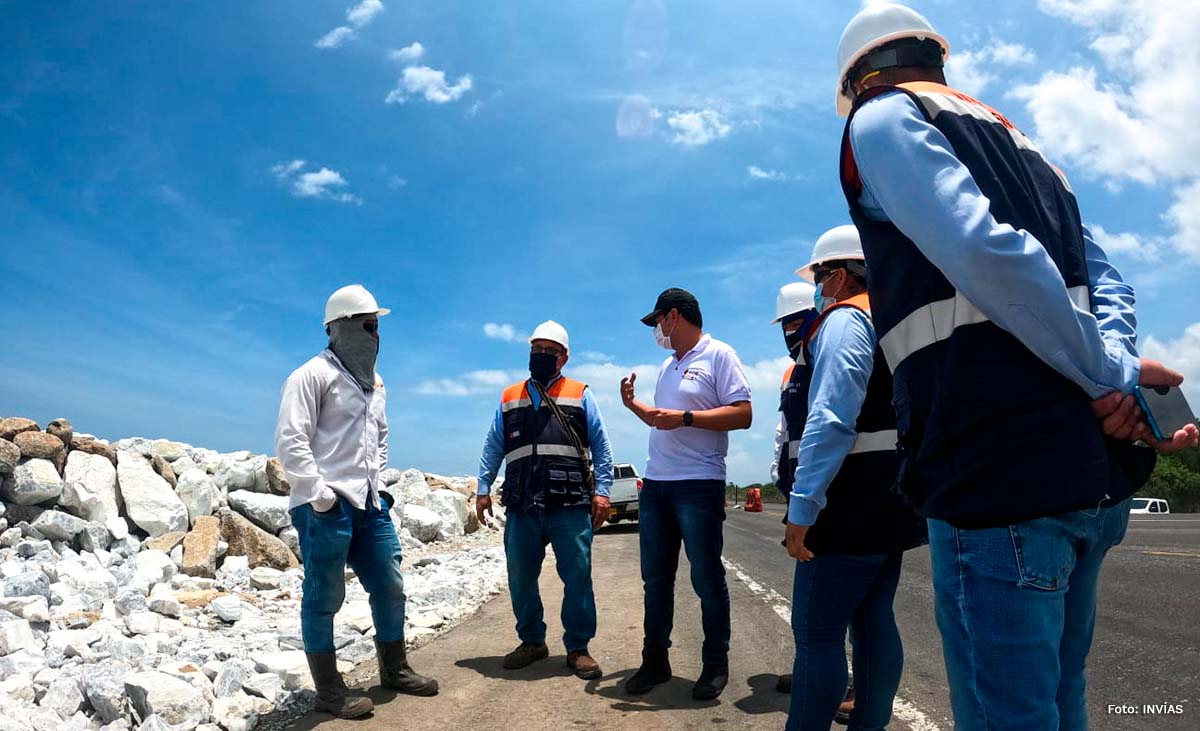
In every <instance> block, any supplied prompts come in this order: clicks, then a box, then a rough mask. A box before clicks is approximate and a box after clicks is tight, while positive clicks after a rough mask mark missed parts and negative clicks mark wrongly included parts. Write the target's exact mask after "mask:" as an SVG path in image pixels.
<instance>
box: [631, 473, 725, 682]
mask: <svg viewBox="0 0 1200 731" xmlns="http://www.w3.org/2000/svg"><path fill="white" fill-rule="evenodd" d="M638 522H639V523H640V525H639V526H638V542H639V544H640V546H641V552H642V583H643V585H644V586H645V620H644V624H643V631H644V632H645V640H644V644H643V646H644V647H645V649H647V650H666V649H668V648H669V647H670V646H671V629H672V626H673V624H674V617H675V573H676V572H677V571H678V569H679V544H680V543H682V544H683V549H684V550H685V551H687V557H688V561H689V562H690V563H691V565H692V589H694V590H695V592H696V596H698V597H700V617H701V624H702V626H703V627H704V645H703V648H702V650H701V659H702V660H703V662H704V664H705V665H728V664H729V585H728V584H726V583H725V566H724V565H723V564H722V563H721V549H722V547H723V545H724V542H725V537H724V534H723V533H722V530H723V528H724V526H723V525H722V524H723V523H724V522H725V482H724V481H722V480H670V481H665V480H646V481H645V482H644V483H643V487H642V492H641V495H640V496H639V497H638Z"/></svg>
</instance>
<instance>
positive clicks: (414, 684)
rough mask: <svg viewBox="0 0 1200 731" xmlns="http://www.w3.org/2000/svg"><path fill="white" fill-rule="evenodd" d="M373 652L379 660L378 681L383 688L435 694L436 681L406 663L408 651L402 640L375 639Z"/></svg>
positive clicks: (414, 693)
mask: <svg viewBox="0 0 1200 731" xmlns="http://www.w3.org/2000/svg"><path fill="white" fill-rule="evenodd" d="M375 654H376V657H377V658H378V660H379V682H380V684H381V685H383V686H384V687H385V688H391V689H392V690H395V691H399V692H400V693H408V694H409V695H421V696H430V695H437V692H438V682H437V681H436V680H434V679H433V678H427V677H425V676H424V675H421V674H420V673H418V672H417V671H416V670H413V669H412V668H411V667H410V666H409V664H408V651H407V650H405V649H404V640H399V641H396V642H380V641H379V640H376V641H375Z"/></svg>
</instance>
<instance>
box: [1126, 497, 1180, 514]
mask: <svg viewBox="0 0 1200 731" xmlns="http://www.w3.org/2000/svg"><path fill="white" fill-rule="evenodd" d="M1129 512H1130V513H1148V514H1150V515H1164V514H1166V513H1169V512H1171V506H1170V505H1168V504H1167V501H1166V500H1163V499H1162V498H1160V497H1135V498H1134V499H1133V507H1131V508H1130V509H1129Z"/></svg>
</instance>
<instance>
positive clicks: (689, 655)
mask: <svg viewBox="0 0 1200 731" xmlns="http://www.w3.org/2000/svg"><path fill="white" fill-rule="evenodd" d="M781 515H782V509H781V508H780V507H778V506H767V510H766V511H765V512H763V513H744V512H742V511H740V510H731V511H729V519H728V521H727V522H726V529H725V552H724V554H725V561H726V565H727V567H728V569H729V585H730V595H731V600H732V603H733V617H734V621H733V638H732V649H731V657H730V663H731V679H730V684H729V687H728V688H727V689H726V691H725V693H724V694H723V695H722V696H721V698H720V699H718V700H717V701H713V702H697V701H694V700H692V698H691V695H690V689H691V684H692V681H693V680H694V679H695V677H696V676H697V675H698V674H699V671H700V662H699V646H700V640H701V635H700V628H699V607H698V604H697V601H696V599H695V596H694V595H693V594H692V593H691V587H690V585H689V584H688V579H687V576H688V573H687V571H688V569H687V562H686V558H682V557H681V560H680V570H679V575H678V580H677V584H676V587H677V596H676V609H675V632H674V636H673V638H674V641H675V647H674V648H673V649H672V654H671V661H672V665H673V667H674V671H675V677H674V678H673V679H672V680H671V681H669V682H668V683H666V684H664V685H663V686H660V687H659V688H657V689H655V690H654V691H652V692H651V693H649V694H648V695H645V696H640V697H633V696H627V695H625V694H624V692H623V691H622V688H621V684H622V683H623V681H624V680H625V679H626V678H628V677H629V676H630V675H631V674H632V673H633V671H634V670H635V669H636V667H637V665H638V663H639V660H640V658H639V652H640V648H641V636H642V635H641V621H642V605H641V602H642V591H641V580H640V575H639V570H638V548H637V539H638V536H637V532H636V531H637V528H636V525H627V524H622V525H619V526H610V527H606V528H604V529H602V530H601V531H600V532H599V533H598V534H597V536H596V540H595V544H594V552H593V565H594V568H593V581H594V583H595V587H596V599H597V605H598V608H599V633H598V635H597V637H596V639H595V640H594V641H593V642H592V645H591V650H592V653H593V655H594V656H595V657H596V659H597V660H598V661H599V662H600V664H601V666H602V668H603V670H604V673H605V675H604V677H602V678H601V679H600V680H594V681H583V680H580V679H578V678H575V677H574V676H573V675H571V673H570V672H569V670H568V669H567V667H566V664H565V654H564V650H563V648H562V645H561V641H560V640H559V639H558V638H559V637H560V635H561V625H560V624H559V622H558V618H557V617H558V611H559V598H560V597H561V592H562V585H561V583H559V581H558V578H557V576H556V574H555V572H554V567H553V557H552V556H551V557H549V558H547V561H546V564H545V566H544V568H543V572H542V596H543V601H544V602H545V605H546V618H547V619H546V621H547V624H548V625H549V639H548V643H549V645H550V652H551V655H550V658H549V659H547V660H544V661H541V662H539V663H535V664H534V665H532V666H530V667H528V668H525V669H523V670H518V671H509V670H504V669H502V668H501V666H500V663H501V659H502V657H503V655H504V653H506V652H508V651H509V650H511V649H512V648H513V647H515V646H516V644H517V639H516V637H515V635H514V631H513V617H512V608H511V605H510V603H509V601H508V596H507V593H503V594H501V595H500V596H498V597H496V598H495V599H493V600H492V601H491V602H489V603H487V604H485V605H484V606H483V607H482V608H481V609H480V610H479V612H478V613H477V614H476V615H475V616H473V617H471V618H470V619H468V620H466V621H465V622H463V623H462V624H460V625H459V626H457V627H455V628H454V629H452V630H450V631H449V632H448V633H447V634H446V635H444V636H442V637H440V638H438V639H436V640H434V641H432V642H430V643H429V644H427V645H425V646H424V647H421V648H420V649H418V650H415V651H413V652H412V653H411V656H410V657H411V660H412V663H413V666H414V667H416V668H417V669H418V670H419V671H421V672H423V673H426V674H429V675H432V676H434V677H436V678H438V679H439V681H440V682H441V686H442V692H441V693H440V694H439V695H438V696H437V697H435V698H411V697H407V696H396V695H395V694H394V693H391V692H386V691H383V690H381V689H379V688H378V687H374V688H372V687H371V686H372V685H373V684H374V682H375V681H374V680H373V679H372V678H371V677H369V676H367V677H360V676H358V675H357V674H356V676H355V678H356V679H358V680H360V681H362V682H361V685H362V686H363V687H364V688H369V689H370V695H371V697H372V698H373V700H374V701H375V703H376V712H375V714H374V715H373V716H370V717H368V718H367V719H363V720H360V721H339V720H334V719H332V718H330V717H329V716H324V715H316V716H309V717H307V718H304V719H301V720H299V721H292V722H291V723H289V724H288V726H287V727H288V728H289V729H294V730H296V731H310V730H311V729H315V728H317V727H324V728H327V729H328V731H340V730H341V729H350V728H352V727H354V726H356V725H357V724H363V726H361V727H360V728H366V727H376V726H378V727H381V728H396V729H399V728H420V729H460V728H461V729H504V730H506V731H507V730H508V729H512V730H513V731H518V730H519V731H525V730H526V729H529V730H531V731H537V730H540V729H547V730H549V729H555V730H557V729H563V728H579V729H592V728H604V729H606V731H607V730H609V729H612V730H614V731H620V730H623V729H630V730H631V731H632V730H634V729H636V730H637V731H659V730H661V731H676V730H682V729H714V728H728V729H752V730H757V729H780V728H782V727H783V723H784V720H785V718H786V708H787V699H786V697H784V696H782V695H780V694H778V693H776V692H775V691H774V687H773V686H774V682H775V677H776V675H777V674H778V673H781V672H786V671H787V670H788V669H789V668H790V664H791V660H792V653H793V644H792V639H791V632H790V627H789V625H788V622H787V620H786V618H787V616H788V611H789V605H790V594H791V583H792V573H791V572H792V569H793V563H792V561H791V559H790V558H788V557H787V554H786V553H785V552H784V550H783V548H782V547H781V546H780V545H779V540H780V538H781V532H782V526H781V525H780V523H779V519H780V516H781ZM1198 608H1200V516H1195V517H1193V516H1161V517H1160V516H1154V517H1150V516H1139V517H1135V518H1134V519H1133V522H1132V523H1131V524H1130V529H1129V533H1128V536H1127V538H1126V540H1125V542H1124V543H1123V544H1122V545H1121V546H1120V547H1118V548H1117V549H1114V551H1113V552H1112V553H1111V554H1110V556H1109V559H1108V561H1107V562H1106V564H1105V568H1104V572H1103V574H1102V577H1101V587H1100V601H1099V606H1098V620H1097V630H1096V641H1095V644H1094V648H1093V653H1092V660H1091V664H1090V668H1089V705H1090V708H1091V727H1092V728H1094V729H1100V730H1101V731H1107V730H1108V729H1117V730H1121V729H1147V728H1154V729H1167V730H1173V729H1180V730H1183V729H1188V730H1189V731H1190V730H1194V729H1196V728H1200V707H1198V706H1200V699H1198V697H1200V652H1198V648H1200V622H1197V618H1196V613H1197V609H1198ZM896 613H897V621H898V623H899V625H900V629H901V633H902V635H903V638H904V643H905V657H906V664H905V673H904V678H903V681H902V683H901V688H900V695H899V697H898V699H897V703H896V707H895V712H896V718H895V720H894V721H893V723H892V724H891V726H889V728H890V729H892V730H893V731H938V730H939V729H949V728H952V727H953V722H952V720H951V718H950V705H949V694H948V691H947V689H946V681H945V673H944V670H943V668H942V659H941V649H940V644H939V640H938V634H937V629H936V627H935V625H934V619H933V593H932V589H931V582H930V570H929V555H928V552H927V551H926V550H924V549H922V550H917V551H911V552H910V553H909V554H908V556H907V557H906V562H905V571H904V574H903V576H902V579H901V584H900V589H899V592H898V594H897V598H896ZM352 680H353V679H352ZM1150 704H1167V705H1170V706H1174V705H1176V704H1178V705H1179V706H1181V707H1182V713H1181V714H1178V715H1176V714H1162V713H1154V712H1153V711H1152V710H1151V709H1148V708H1146V706H1147V705H1150ZM1110 705H1112V706H1120V707H1122V708H1121V709H1120V710H1122V711H1132V712H1123V713H1117V712H1115V711H1114V710H1110V709H1109V706H1110ZM833 728H835V729H837V728H841V727H839V726H834V727H833Z"/></svg>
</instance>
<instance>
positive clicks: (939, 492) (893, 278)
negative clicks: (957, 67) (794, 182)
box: [837, 3, 1200, 731]
mask: <svg viewBox="0 0 1200 731" xmlns="http://www.w3.org/2000/svg"><path fill="white" fill-rule="evenodd" d="M948 54H949V46H948V44H947V42H946V41H945V39H944V38H942V37H941V36H940V35H938V33H937V32H936V31H934V29H933V27H932V26H931V25H930V24H929V22H928V21H927V20H926V19H925V18H924V17H922V16H921V15H920V14H918V13H917V12H915V11H913V10H912V9H910V8H907V7H905V6H903V5H898V4H894V3H884V4H875V5H871V6H870V7H868V8H866V9H865V10H863V11H862V12H860V13H859V14H858V15H857V16H855V17H854V19H852V20H851V21H850V23H849V24H848V25H847V26H846V29H845V31H844V32H843V34H842V38H841V41H840V43H839V48H838V65H839V67H840V69H841V73H840V78H839V83H838V87H837V107H838V111H839V113H840V114H842V115H843V116H848V119H847V121H846V127H845V131H844V134H843V137H842V154H841V166H840V167H841V181H842V187H843V190H844V192H845V195H846V200H847V202H848V203H849V205H850V213H851V218H852V220H853V221H854V223H855V225H856V226H857V228H858V230H859V233H860V236H861V239H862V246H863V251H864V253H865V255H866V261H867V266H868V269H869V271H870V272H871V275H872V276H871V277H869V278H868V291H869V294H870V298H871V305H872V320H873V321H874V325H875V330H876V332H877V334H878V337H879V345H880V347H881V349H882V351H883V353H884V356H885V358H886V360H887V365H888V367H889V368H890V369H891V372H892V376H893V381H894V391H893V401H894V404H895V408H896V419H897V429H898V432H899V459H900V467H899V482H898V484H899V487H900V489H901V490H902V491H903V492H904V494H905V495H906V496H908V498H909V499H910V500H911V501H912V502H913V503H914V504H915V506H916V507H917V509H918V511H919V512H920V514H921V515H923V516H925V517H927V518H928V519H929V534H930V536H929V538H930V553H931V556H932V564H933V579H934V589H935V609H936V616H937V622H938V628H939V630H940V631H941V635H942V645H943V654H944V656H945V661H946V670H947V676H948V679H949V683H950V696H951V704H952V707H953V710H954V717H955V727H956V728H959V729H964V730H965V731H973V730H974V729H985V728H986V729H1083V728H1085V727H1086V725H1087V717H1086V709H1085V703H1084V664H1085V660H1086V658H1087V654H1088V650H1089V648H1090V646H1091V641H1092V631H1093V626H1094V620H1095V605H1096V591H1097V579H1098V576H1099V573H1100V566H1101V563H1102V561H1103V559H1104V556H1105V554H1106V553H1107V551H1108V550H1109V549H1110V548H1112V547H1113V546H1114V545H1116V544H1118V543H1119V542H1120V541H1121V540H1122V538H1123V537H1124V535H1125V529H1126V525H1127V521H1128V513H1129V499H1130V496H1131V495H1132V494H1133V493H1134V492H1135V491H1136V490H1137V489H1138V488H1139V487H1140V486H1141V485H1142V484H1143V483H1144V482H1145V481H1146V479H1147V477H1148V476H1149V474H1150V471H1151V470H1152V469H1153V466H1154V461H1155V453H1154V450H1153V449H1150V448H1148V447H1146V446H1145V445H1137V444H1135V443H1134V441H1135V440H1141V441H1143V442H1145V443H1147V444H1150V445H1152V446H1153V447H1155V448H1156V449H1158V450H1160V451H1167V450H1175V449H1183V448H1187V447H1190V446H1194V445H1195V444H1196V442H1197V439H1198V437H1200V434H1198V432H1197V431H1196V430H1195V428H1194V427H1192V428H1185V429H1183V430H1180V431H1179V432H1177V433H1176V434H1174V435H1172V436H1171V437H1170V438H1169V439H1167V440H1165V441H1163V442H1157V441H1155V440H1154V438H1153V436H1152V435H1151V434H1150V433H1149V430H1148V429H1147V428H1146V426H1145V422H1144V416H1143V415H1142V414H1141V412H1140V410H1139V409H1138V408H1137V406H1136V402H1135V400H1134V399H1133V398H1132V396H1131V395H1130V394H1132V392H1133V390H1134V387H1135V386H1137V385H1139V384H1141V385H1143V386H1147V385H1150V386H1156V385H1168V386H1177V385H1179V384H1180V383H1181V382H1182V380H1183V377H1182V376H1181V375H1180V374H1179V373H1177V372H1175V371H1172V370H1170V369H1168V368H1166V367H1165V366H1163V365H1162V364H1161V363H1158V362H1157V361H1153V360H1150V359H1147V358H1139V357H1138V352H1137V342H1136V318H1135V316H1134V311H1133V302H1134V296H1133V289H1132V287H1130V286H1129V285H1127V284H1125V282H1124V281H1123V280H1122V279H1121V277H1120V274H1119V273H1118V272H1117V271H1116V269H1114V268H1113V267H1112V265H1110V264H1109V263H1108V261H1107V258H1106V256H1105V254H1104V252H1103V251H1102V250H1101V248H1100V247H1099V246H1097V245H1096V243H1095V241H1094V240H1093V238H1092V236H1091V234H1090V232H1089V231H1088V229H1087V228H1086V227H1084V225H1083V224H1082V221H1081V217H1080V212H1079V207H1078V204H1077V202H1076V200H1075V196H1074V194H1073V193H1072V191H1071V187H1070V185H1069V183H1068V182H1067V180H1066V178H1065V176H1064V175H1063V173H1062V171H1061V170H1059V169H1058V168H1056V167H1055V166H1053V165H1052V164H1051V163H1050V162H1049V161H1047V159H1046V158H1045V157H1044V156H1043V154H1042V153H1041V152H1040V151H1039V149H1038V147H1037V146H1036V145H1035V144H1034V143H1033V142H1032V141H1031V140H1030V139H1029V138H1028V137H1026V136H1025V135H1024V134H1022V133H1021V132H1020V130H1018V129H1017V128H1016V127H1015V126H1014V125H1013V124H1012V122H1011V121H1009V119H1008V118H1007V117H1005V116H1004V115H1003V114H1001V113H1000V112H998V111H996V110H994V109H992V108H991V107H989V106H987V105H985V104H983V103H982V102H980V101H978V100H976V99H974V98H972V97H971V96H969V95H967V94H963V93H962V92H959V91H956V90H954V89H952V88H950V87H948V86H947V85H946V79H945V76H944V75H943V70H942V67H943V64H944V63H945V60H946V58H947V56H948ZM860 702H861V694H860Z"/></svg>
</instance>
